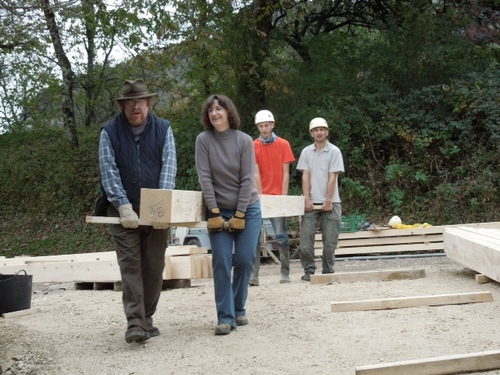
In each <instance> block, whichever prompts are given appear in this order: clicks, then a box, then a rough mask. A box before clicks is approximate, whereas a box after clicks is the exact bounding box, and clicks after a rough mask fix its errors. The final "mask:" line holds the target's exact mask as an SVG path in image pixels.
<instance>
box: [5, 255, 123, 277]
mask: <svg viewBox="0 0 500 375" xmlns="http://www.w3.org/2000/svg"><path fill="white" fill-rule="evenodd" d="M19 269H20V266H18V265H11V266H4V267H0V272H1V273H4V274H13V273H16V272H17V271H19ZM22 269H24V270H26V272H27V273H28V275H33V283H50V282H72V281H74V280H81V281H92V282H94V281H95V282H114V281H117V280H120V279H121V277H120V269H119V267H118V262H117V261H116V259H114V260H92V261H83V262H34V263H28V264H25V265H23V266H22Z"/></svg>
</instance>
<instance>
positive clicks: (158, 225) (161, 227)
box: [151, 221, 168, 229]
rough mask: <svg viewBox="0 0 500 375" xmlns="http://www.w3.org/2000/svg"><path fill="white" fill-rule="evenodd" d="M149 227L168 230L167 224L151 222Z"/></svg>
mask: <svg viewBox="0 0 500 375" xmlns="http://www.w3.org/2000/svg"><path fill="white" fill-rule="evenodd" d="M151 225H152V226H153V228H154V229H167V228H168V223H159V222H157V221H152V222H151Z"/></svg>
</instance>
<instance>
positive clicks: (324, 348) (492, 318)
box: [0, 256, 500, 375]
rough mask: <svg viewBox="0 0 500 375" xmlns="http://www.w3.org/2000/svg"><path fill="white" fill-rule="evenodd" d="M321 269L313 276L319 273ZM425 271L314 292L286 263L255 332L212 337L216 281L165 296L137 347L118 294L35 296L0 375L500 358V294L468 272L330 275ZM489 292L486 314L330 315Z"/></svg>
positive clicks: (350, 264)
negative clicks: (337, 306) (347, 308)
mask: <svg viewBox="0 0 500 375" xmlns="http://www.w3.org/2000/svg"><path fill="white" fill-rule="evenodd" d="M318 266H320V264H318ZM396 269H425V272H426V276H425V277H424V278H421V279H417V280H399V281H385V282H355V283H345V284H330V285H311V284H309V283H306V282H303V281H301V280H300V276H301V275H302V270H301V267H300V264H299V263H298V262H297V261H294V262H293V263H292V272H291V279H292V283H291V284H279V276H278V274H279V266H278V265H276V264H274V263H272V262H270V263H266V264H263V265H262V267H261V277H260V286H258V287H250V290H249V298H248V303H247V316H248V318H249V321H250V324H249V325H247V326H243V327H239V328H238V329H237V330H236V331H234V332H232V333H231V334H230V335H228V336H215V335H214V327H215V324H216V314H215V304H214V296H213V283H212V280H211V279H204V280H193V281H192V286H191V287H190V288H184V289H170V290H165V291H163V292H162V296H161V300H160V304H159V308H158V311H157V313H156V315H155V325H156V326H158V328H159V329H160V330H161V335H160V336H158V337H155V338H152V339H150V340H149V341H147V342H146V343H143V344H136V343H134V344H127V343H125V340H124V333H125V319H124V315H123V310H122V304H121V293H120V292H116V291H113V290H75V286H74V284H71V283H67V284H50V285H49V284H35V285H34V287H33V289H34V290H33V292H34V294H33V298H32V308H39V309H40V310H41V312H38V313H34V314H31V315H26V316H21V317H17V318H10V319H1V318H0V332H1V334H0V366H1V368H2V370H3V371H2V370H0V373H1V374H37V375H41V374H47V375H56V374H57V375H61V374H68V375H77V374H98V375H100V374H102V375H112V374H117V375H118V374H119V375H124V374H128V375H132V374H134V375H146V374H153V375H155V374H162V375H163V374H193V375H194V374H243V375H245V374H248V375H250V374H330V375H331V374H333V375H352V374H355V369H356V367H359V366H367V365H375V364H381V363H389V362H396V361H406V360H413V359H424V358H431V357H439V356H449V355H457V354H466V353H475V352H482V351H488V350H498V349H500V316H499V311H500V284H498V283H489V284H478V283H476V281H475V279H474V275H475V272H474V271H472V270H470V269H467V268H465V267H463V266H462V265H460V264H458V263H456V262H454V261H453V260H450V259H448V258H447V257H445V256H439V257H425V258H402V259H401V258H400V259H376V260H357V259H351V260H339V261H337V263H336V272H337V273H340V272H353V271H367V270H396ZM480 291H491V292H492V293H493V302H484V303H474V304H464V305H447V306H436V307H425V306H424V307H413V308H402V309H393V310H382V311H356V312H342V313H340V312H331V303H332V302H337V301H354V300H367V299H378V298H391V297H410V296H424V295H439V294H454V293H467V292H480ZM476 374H500V371H497V370H495V371H489V372H481V373H476Z"/></svg>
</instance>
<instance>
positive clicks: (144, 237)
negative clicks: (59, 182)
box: [99, 79, 177, 343]
mask: <svg viewBox="0 0 500 375" xmlns="http://www.w3.org/2000/svg"><path fill="white" fill-rule="evenodd" d="M155 96H157V94H156V93H151V92H149V90H148V88H147V86H146V83H145V82H144V80H143V79H136V80H133V81H132V80H127V81H125V83H124V84H123V89H122V95H121V96H120V97H119V98H116V99H115V100H116V103H117V104H118V106H119V107H120V108H121V109H122V111H121V113H120V114H118V115H117V116H116V117H115V118H114V119H112V120H111V121H109V122H108V123H106V124H105V125H104V127H103V130H102V132H101V138H100V141H99V167H100V172H101V185H102V187H103V190H104V194H105V197H106V198H107V201H108V202H109V203H110V204H109V205H108V208H107V211H106V214H107V216H114V217H119V218H120V224H113V225H110V231H111V234H112V236H113V239H114V241H115V246H116V255H117V259H118V264H119V266H120V273H121V279H122V286H123V292H122V293H123V296H122V300H123V307H124V311H125V316H126V318H127V329H126V332H125V341H126V342H128V343H133V342H137V343H140V342H143V341H146V340H147V339H149V338H150V337H153V336H158V335H159V334H160V330H159V329H158V328H157V327H155V326H153V314H154V313H155V311H156V307H157V305H158V301H159V298H160V292H161V289H162V285H163V269H164V266H165V244H166V242H167V227H168V225H167V224H166V223H161V222H159V221H158V222H152V223H151V224H152V226H143V225H139V217H138V213H139V209H140V193H141V188H149V189H169V190H172V189H174V188H175V175H176V172H177V158H176V151H175V143H174V136H173V133H172V127H171V126H170V122H168V121H167V120H165V119H162V118H159V117H157V116H156V115H154V114H153V113H152V112H151V108H152V104H153V98H154V97H155Z"/></svg>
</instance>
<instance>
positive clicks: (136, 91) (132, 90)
mask: <svg viewBox="0 0 500 375" xmlns="http://www.w3.org/2000/svg"><path fill="white" fill-rule="evenodd" d="M152 96H158V94H157V93H156V92H149V91H148V86H147V85H146V83H145V82H144V80H143V79H142V78H139V79H136V80H135V81H131V80H126V81H125V83H124V84H123V88H122V96H120V97H119V98H116V99H115V100H116V101H121V100H129V99H142V98H150V97H152Z"/></svg>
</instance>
